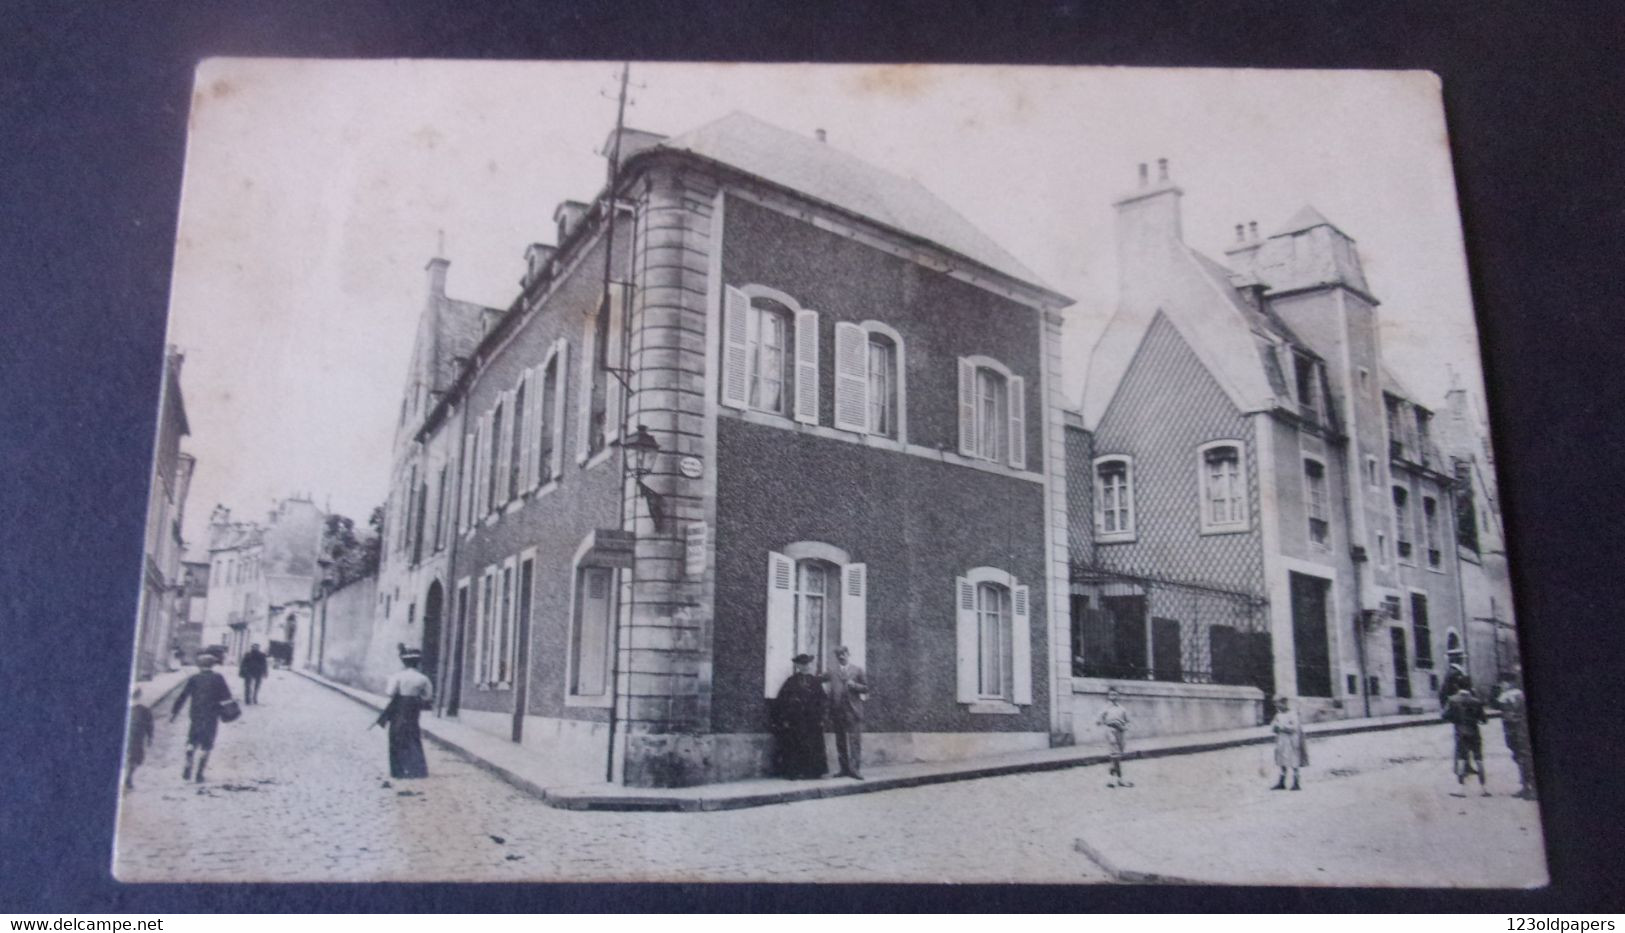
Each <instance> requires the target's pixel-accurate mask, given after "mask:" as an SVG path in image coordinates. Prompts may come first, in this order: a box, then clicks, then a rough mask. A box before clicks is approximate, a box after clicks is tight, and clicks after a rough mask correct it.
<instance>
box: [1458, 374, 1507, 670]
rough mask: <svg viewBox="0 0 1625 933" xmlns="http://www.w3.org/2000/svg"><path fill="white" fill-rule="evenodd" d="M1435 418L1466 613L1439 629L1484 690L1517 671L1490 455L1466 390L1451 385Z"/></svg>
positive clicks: (1486, 436) (1483, 427)
mask: <svg viewBox="0 0 1625 933" xmlns="http://www.w3.org/2000/svg"><path fill="white" fill-rule="evenodd" d="M1438 421H1439V424H1438V430H1437V435H1438V442H1439V448H1440V450H1441V451H1442V452H1443V454H1444V457H1445V458H1446V460H1447V461H1448V462H1449V463H1450V466H1451V471H1452V472H1453V473H1454V474H1455V477H1456V553H1457V555H1458V556H1459V558H1460V560H1461V587H1462V599H1463V600H1464V603H1465V606H1464V611H1465V615H1466V619H1465V623H1464V625H1465V628H1464V629H1463V630H1462V631H1460V632H1457V631H1456V630H1454V629H1452V630H1451V631H1450V632H1449V633H1448V634H1447V635H1446V644H1445V653H1446V655H1447V657H1448V658H1449V659H1450V661H1451V662H1453V663H1460V664H1462V666H1463V667H1464V669H1466V671H1467V672H1468V673H1469V674H1470V675H1471V676H1472V678H1473V682H1474V683H1475V684H1477V685H1478V686H1479V687H1480V688H1481V689H1488V687H1489V686H1490V685H1491V684H1493V683H1495V682H1497V681H1498V680H1499V679H1500V678H1501V677H1502V676H1504V675H1506V674H1513V673H1520V674H1521V673H1522V670H1523V662H1522V660H1521V657H1520V654H1519V651H1518V631H1517V624H1516V617H1515V615H1514V612H1513V606H1512V577H1511V574H1510V572H1509V570H1508V567H1507V549H1506V533H1505V530H1504V528H1503V526H1502V524H1501V500H1500V495H1499V493H1498V491H1497V487H1496V482H1495V454H1494V452H1493V451H1492V450H1491V448H1490V443H1489V430H1488V428H1487V427H1486V422H1485V420H1484V416H1483V413H1482V412H1480V411H1479V410H1478V408H1477V406H1475V405H1474V404H1473V401H1472V399H1471V397H1470V396H1469V395H1468V393H1467V390H1466V389H1464V388H1462V387H1460V386H1459V385H1456V386H1452V387H1451V389H1450V391H1449V393H1448V394H1446V396H1445V406H1444V410H1443V411H1442V412H1441V413H1440V416H1439V419H1438Z"/></svg>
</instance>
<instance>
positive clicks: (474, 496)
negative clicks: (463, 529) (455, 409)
mask: <svg viewBox="0 0 1625 933" xmlns="http://www.w3.org/2000/svg"><path fill="white" fill-rule="evenodd" d="M484 440H485V416H484V415H481V416H479V417H478V418H476V419H474V456H473V457H472V458H470V459H469V462H468V468H469V471H470V472H469V476H468V495H469V502H468V505H469V509H468V526H469V527H470V528H473V527H474V526H476V525H478V524H479V523H480V517H481V516H482V515H484V514H485V499H484V497H483V496H482V495H481V494H480V490H481V489H482V488H483V483H482V482H481V480H480V477H481V476H484V475H485V471H484V470H482V469H480V466H481V465H482V464H484V463H485V447H484V445H483V444H482V443H481V442H482V441H484Z"/></svg>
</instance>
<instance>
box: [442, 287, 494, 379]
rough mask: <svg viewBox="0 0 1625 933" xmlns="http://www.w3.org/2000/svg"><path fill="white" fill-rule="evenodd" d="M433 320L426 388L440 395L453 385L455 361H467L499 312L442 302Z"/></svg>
mask: <svg viewBox="0 0 1625 933" xmlns="http://www.w3.org/2000/svg"><path fill="white" fill-rule="evenodd" d="M437 311H438V313H437V314H435V315H434V319H435V327H436V334H435V359H434V372H433V373H432V382H431V385H430V388H432V389H435V390H436V391H440V392H444V391H446V390H447V389H449V388H451V384H452V383H453V382H456V381H457V373H458V370H459V369H460V367H459V366H458V364H457V361H456V358H457V357H462V358H463V359H465V360H466V359H470V358H472V357H473V356H474V348H475V347H477V346H478V345H479V342H480V338H481V337H482V336H484V334H485V332H486V331H487V330H489V329H490V328H491V327H493V326H495V325H496V322H497V319H498V318H500V317H502V312H501V311H499V310H497V309H496V308H487V307H486V306H484V305H478V304H475V303H474V302H472V301H458V300H457V299H455V298H442V299H441V302H440V307H439V308H438V309H437Z"/></svg>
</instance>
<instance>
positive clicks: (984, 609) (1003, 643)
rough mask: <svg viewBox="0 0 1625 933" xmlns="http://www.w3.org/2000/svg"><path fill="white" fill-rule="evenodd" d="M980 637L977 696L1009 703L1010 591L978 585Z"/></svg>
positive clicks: (995, 586)
mask: <svg viewBox="0 0 1625 933" xmlns="http://www.w3.org/2000/svg"><path fill="white" fill-rule="evenodd" d="M976 637H977V646H978V647H979V648H980V655H981V657H980V660H979V662H978V663H977V666H976V673H977V677H976V681H977V695H978V696H981V697H983V698H990V699H1001V700H1008V699H1009V690H1010V673H1011V671H1010V588H1009V587H1007V586H1003V585H1001V584H998V583H978V584H976Z"/></svg>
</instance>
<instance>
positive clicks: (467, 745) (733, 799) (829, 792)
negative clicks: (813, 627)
mask: <svg viewBox="0 0 1625 933" xmlns="http://www.w3.org/2000/svg"><path fill="white" fill-rule="evenodd" d="M295 673H298V674H299V675H300V676H302V677H305V678H308V679H309V680H311V681H314V682H315V683H318V684H321V685H322V686H324V687H327V688H329V689H331V690H335V691H337V692H339V693H341V694H343V695H345V696H347V697H349V698H350V699H352V700H354V701H356V702H357V703H360V704H362V705H364V706H367V707H370V708H372V709H375V710H380V711H381V710H382V709H383V708H384V706H385V704H386V702H387V700H386V698H385V697H383V696H382V695H380V694H376V693H369V692H367V691H364V690H359V689H357V688H355V687H350V686H347V685H344V684H339V683H336V682H334V681H331V680H328V679H327V678H325V677H321V676H319V675H316V674H313V673H311V672H309V671H296V672H295ZM1438 721H1439V718H1438V716H1436V715H1432V714H1420V715H1411V716H1383V717H1373V718H1370V719H1339V720H1331V721H1327V722H1319V723H1311V724H1309V725H1308V726H1306V727H1305V730H1304V731H1305V732H1306V733H1307V734H1308V735H1310V736H1312V737H1321V738H1324V737H1328V736H1336V735H1351V734H1355V733H1362V732H1377V731H1382V730H1385V729H1403V728H1408V727H1412V726H1424V725H1431V724H1434V723H1437V722H1438ZM421 725H422V729H423V733H424V735H426V736H428V737H429V739H430V740H432V741H434V742H435V743H437V744H439V745H440V746H442V747H444V748H446V749H448V750H450V751H452V752H454V753H456V754H458V755H460V756H462V757H463V758H465V759H467V760H468V761H470V762H472V763H473V764H475V765H477V766H478V767H480V768H483V769H484V770H486V771H488V772H490V773H491V774H493V775H495V776H496V777H498V778H501V779H502V780H504V781H506V782H507V783H509V784H511V785H513V786H514V787H517V788H519V789H520V790H523V791H525V792H527V793H529V794H532V795H534V796H536V797H538V798H540V799H541V800H542V801H543V802H545V803H546V804H548V805H549V806H553V807H559V808H561V809H566V810H618V811H634V810H635V811H713V810H737V809H743V808H746V807H761V806H767V805H769V804H778V803H792V802H795V801H801V800H819V799H825V798H830V797H844V796H848V795H851V794H872V793H877V792H880V791H887V790H897V789H900V788H907V787H924V786H927V785H931V784H942V783H947V782H949V781H970V780H976V779H979V778H990V777H1001V776H1004V775H1011V774H1025V773H1033V772H1041V771H1058V770H1061V769H1065V768H1078V767H1084V766H1087V765H1099V764H1104V763H1106V762H1107V761H1108V760H1109V757H1108V755H1107V754H1106V749H1105V746H1104V744H1091V745H1075V746H1068V747H1062V748H1046V749H1037V750H1034V751H1028V752H1014V753H1010V754H1005V755H992V756H986V757H982V758H975V759H970V760H963V761H935V762H912V763H906V764H895V765H882V766H872V767H870V768H868V769H866V771H867V774H866V775H865V777H866V780H862V781H854V780H852V779H850V778H835V777H831V778H821V779H818V780H810V781H786V780H784V779H782V778H757V779H753V780H745V781H731V782H728V783H724V784H706V785H702V786H699V787H674V788H629V787H622V786H619V785H615V784H609V783H604V784H592V785H581V784H572V783H568V779H567V778H566V777H565V776H564V775H563V774H562V773H561V772H559V771H558V770H556V769H553V768H550V767H549V762H548V761H547V760H546V759H545V757H544V756H541V755H538V754H537V753H536V752H535V751H534V750H532V749H525V748H523V747H521V746H520V745H518V744H516V743H514V742H510V741H507V740H505V739H503V738H502V737H500V736H496V735H492V734H490V733H488V732H482V731H480V730H478V729H475V728H473V727H472V726H468V725H465V724H463V723H461V722H458V721H456V720H454V719H443V718H437V717H424V718H423V719H422V720H421ZM1273 740H1274V737H1273V735H1272V734H1271V732H1270V730H1269V727H1267V726H1256V727H1252V728H1248V729H1232V730H1227V731H1223V732H1204V733H1199V734H1194V735H1168V736H1156V737H1153V738H1147V739H1134V738H1133V733H1132V732H1131V733H1130V739H1129V750H1128V754H1127V755H1126V756H1124V757H1125V760H1127V761H1135V760H1144V759H1152V758H1163V757H1167V756H1171V755H1193V754H1199V753H1202V752H1213V751H1220V750H1222V749H1228V748H1237V747H1241V746H1245V745H1262V744H1266V743H1268V742H1271V741H1273Z"/></svg>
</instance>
